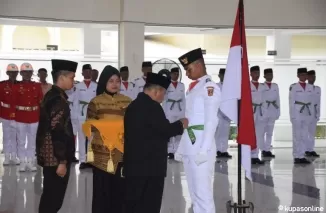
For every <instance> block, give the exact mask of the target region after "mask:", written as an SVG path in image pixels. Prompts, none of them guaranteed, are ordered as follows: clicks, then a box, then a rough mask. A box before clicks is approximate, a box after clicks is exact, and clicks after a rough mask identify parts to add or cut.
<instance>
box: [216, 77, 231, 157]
mask: <svg viewBox="0 0 326 213" xmlns="http://www.w3.org/2000/svg"><path fill="white" fill-rule="evenodd" d="M217 86H218V87H219V88H220V90H221V91H222V86H223V83H222V82H219V83H218V84H217ZM230 126H231V121H230V119H228V118H227V117H226V116H225V115H223V113H221V111H219V112H218V127H217V130H216V133H215V142H216V150H217V151H219V152H222V153H223V152H227V150H228V146H229V145H228V142H229V134H230Z"/></svg>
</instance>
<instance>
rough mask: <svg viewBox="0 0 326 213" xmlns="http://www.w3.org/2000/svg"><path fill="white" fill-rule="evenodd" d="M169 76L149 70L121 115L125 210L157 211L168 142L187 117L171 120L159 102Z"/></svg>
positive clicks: (179, 132) (184, 126)
mask: <svg viewBox="0 0 326 213" xmlns="http://www.w3.org/2000/svg"><path fill="white" fill-rule="evenodd" d="M170 83H171V82H170V80H169V79H168V78H167V77H164V76H162V75H159V74H155V73H149V74H148V75H147V79H146V85H145V86H144V92H141V93H139V94H138V96H137V98H136V99H135V100H134V101H133V102H132V103H131V104H130V105H129V106H128V108H127V109H126V113H125V118H124V134H125V141H124V151H125V153H124V175H125V177H126V190H127V191H126V213H147V212H148V213H159V212H160V209H161V202H162V196H163V188H164V178H165V176H166V169H167V145H168V142H169V139H170V138H171V137H174V136H177V135H181V134H182V133H183V130H184V129H185V128H187V127H188V120H187V119H185V118H184V119H181V120H178V121H176V122H174V123H170V122H169V120H167V119H166V117H165V114H164V111H163V108H162V107H161V105H160V103H162V101H163V99H164V95H165V92H166V89H167V88H168V87H169V85H170Z"/></svg>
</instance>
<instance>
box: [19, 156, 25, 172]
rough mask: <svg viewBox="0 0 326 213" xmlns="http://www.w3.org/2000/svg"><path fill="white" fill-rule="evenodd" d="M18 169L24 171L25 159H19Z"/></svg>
mask: <svg viewBox="0 0 326 213" xmlns="http://www.w3.org/2000/svg"><path fill="white" fill-rule="evenodd" d="M19 171H20V172H25V171H26V160H25V159H21V160H20V165H19Z"/></svg>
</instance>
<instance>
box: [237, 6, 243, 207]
mask: <svg viewBox="0 0 326 213" xmlns="http://www.w3.org/2000/svg"><path fill="white" fill-rule="evenodd" d="M242 17H243V0H239V20H238V21H239V27H240V44H241V47H243V41H242V32H243V31H242V30H243V29H242V27H243V24H242V22H243V20H242ZM242 65H243V55H241V69H242ZM240 106H241V99H240V100H238V125H237V126H238V132H239V124H240ZM241 155H242V153H241V144H240V143H239V141H238V205H241V204H242V178H241V164H242V162H241V160H242V156H241ZM240 213H242V211H241V210H240Z"/></svg>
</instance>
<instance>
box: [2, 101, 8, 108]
mask: <svg viewBox="0 0 326 213" xmlns="http://www.w3.org/2000/svg"><path fill="white" fill-rule="evenodd" d="M1 106H2V107H4V108H10V104H6V103H3V102H1Z"/></svg>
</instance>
